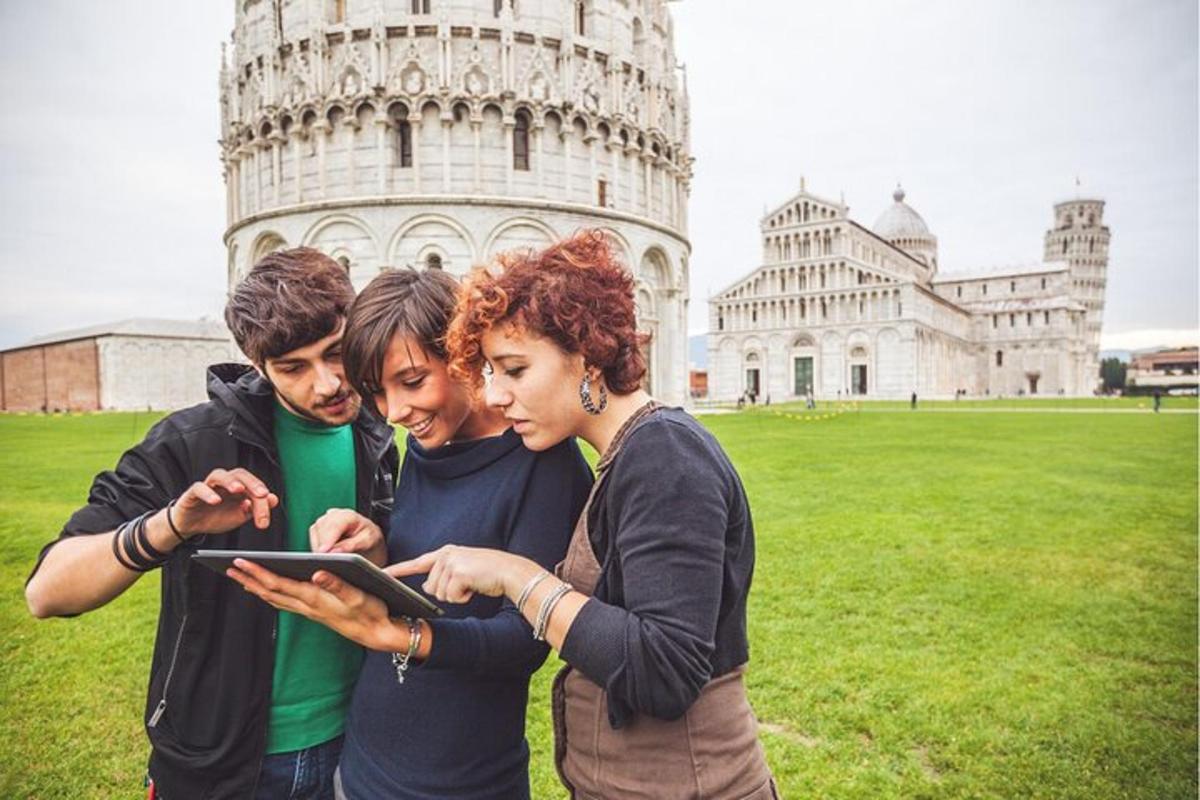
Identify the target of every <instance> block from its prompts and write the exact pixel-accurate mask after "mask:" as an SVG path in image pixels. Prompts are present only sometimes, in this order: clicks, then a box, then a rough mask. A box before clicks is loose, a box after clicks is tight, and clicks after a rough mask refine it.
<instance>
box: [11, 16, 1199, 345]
mask: <svg viewBox="0 0 1200 800" xmlns="http://www.w3.org/2000/svg"><path fill="white" fill-rule="evenodd" d="M353 1H354V0H351V2H353ZM730 9H735V10H736V13H735V14H730V13H729V10H730ZM672 11H673V13H674V15H675V20H676V38H677V43H676V44H677V50H678V56H679V58H680V60H681V61H684V62H686V64H687V71H688V82H689V88H690V91H691V103H692V132H693V153H694V155H695V157H696V159H697V160H696V167H695V169H696V175H695V182H694V186H693V192H692V198H691V204H690V214H691V240H692V245H693V257H692V265H693V269H692V286H691V297H692V303H691V317H690V320H689V327H690V328H691V330H692V332H702V331H703V330H705V328H706V326H707V308H706V302H705V301H706V299H707V297H708V295H709V293H710V292H714V291H716V290H718V289H720V288H722V287H724V286H725V285H727V284H728V283H730V282H731V281H733V280H735V279H736V278H738V277H739V276H740V275H743V274H744V273H746V272H748V271H749V270H751V269H753V268H754V267H755V266H757V264H758V262H759V257H760V245H759V241H758V223H759V218H760V217H761V215H762V213H763V209H764V207H765V206H774V205H777V204H779V203H782V202H783V201H784V200H786V199H787V198H789V197H790V196H791V195H792V194H794V193H795V192H796V191H797V190H798V188H799V181H800V176H801V175H804V176H805V177H806V178H807V181H808V188H809V190H810V191H813V192H815V193H817V194H820V195H823V196H825V197H828V198H830V199H834V200H836V199H838V198H839V197H840V196H841V195H842V193H843V192H844V194H845V198H846V202H847V203H848V204H849V205H850V214H851V216H852V217H853V218H854V219H855V220H857V221H858V222H860V223H862V224H864V225H867V226H870V225H871V224H873V223H874V221H875V218H876V217H877V216H878V215H879V214H880V213H881V212H882V211H883V210H884V209H885V208H886V207H887V206H888V205H889V204H890V203H891V192H892V190H893V189H894V187H895V184H896V182H897V180H899V181H901V182H902V183H903V185H904V188H905V190H906V192H907V194H908V198H907V200H908V202H909V204H910V205H912V206H913V207H914V208H915V209H916V210H917V211H918V212H920V213H921V215H922V216H923V217H924V218H925V221H926V222H927V223H928V224H929V226H930V228H931V229H932V231H933V232H934V233H935V234H936V235H937V236H938V240H939V249H940V264H941V268H942V270H943V271H947V272H948V271H954V270H962V269H978V268H986V267H999V266H1003V265H1006V264H1014V263H1029V262H1031V261H1035V260H1037V259H1039V258H1040V256H1041V254H1042V234H1043V233H1044V231H1045V229H1046V228H1047V227H1048V226H1049V225H1050V223H1051V219H1052V218H1051V206H1052V204H1053V203H1054V202H1055V201H1057V200H1061V199H1066V198H1070V197H1073V196H1075V194H1076V191H1077V190H1076V188H1075V180H1076V177H1077V176H1078V178H1079V180H1080V181H1081V184H1082V186H1081V188H1080V189H1079V191H1080V192H1082V194H1084V195H1087V196H1098V197H1101V198H1103V199H1104V200H1106V201H1107V203H1108V205H1107V208H1106V213H1105V218H1106V222H1107V224H1108V225H1109V226H1110V228H1111V229H1112V245H1111V259H1110V263H1109V272H1108V296H1107V307H1106V310H1105V328H1104V333H1105V338H1104V342H1105V346H1106V347H1141V346H1148V345H1154V344H1159V343H1164V344H1170V343H1175V342H1176V341H1182V340H1183V339H1186V338H1189V337H1190V338H1192V339H1194V338H1195V336H1196V334H1195V331H1196V328H1197V324H1198V322H1197V216H1198V211H1200V209H1198V207H1197V181H1198V176H1197V11H1196V3H1195V1H1194V0H1153V1H1151V2H1134V1H1133V0H1089V1H1088V2H1083V1H1079V2H1077V1H1076V0H988V1H986V2H985V1H984V0H944V1H939V0H906V1H904V2H896V1H894V0H837V2H794V0H780V1H778V2H775V1H774V0H772V1H768V0H754V2H746V3H739V4H728V3H719V2H714V0H684V2H678V3H673V4H672ZM232 22H233V3H232V2H228V1H227V0H204V1H203V2H185V3H176V2H170V3H164V2H161V0H159V1H158V2H155V1H154V0H106V2H103V3H79V2H68V1H67V0H38V2H25V3H17V2H11V1H10V2H3V3H0V87H2V98H3V101H4V102H3V109H4V110H3V112H2V113H3V116H2V118H0V181H2V186H3V193H2V194H0V198H2V199H0V204H2V205H0V269H2V270H3V282H2V284H0V286H2V287H3V288H2V290H0V347H7V346H12V345H14V344H19V343H21V342H23V341H24V340H26V339H28V338H29V337H30V336H34V335H37V334H42V333H49V332H52V331H55V330H60V329H64V328H72V327H77V326H80V325H86V324H92V323H96V322H104V321H112V320H116V319H121V318H124V317H129V316H164V317H199V316H201V315H205V314H209V315H216V314H218V313H219V311H220V308H221V305H222V302H223V297H224V292H225V285H224V280H225V263H226V260H225V254H224V247H223V245H222V243H221V234H222V233H223V231H224V226H225V210H224V197H225V195H224V190H223V188H222V184H221V180H220V165H219V162H218V159H217V154H218V148H217V144H216V140H217V137H218V135H219V131H218V111H217V70H218V63H219V53H220V42H221V41H223V40H224V39H226V38H227V37H228V34H229V30H230V28H231V26H232Z"/></svg>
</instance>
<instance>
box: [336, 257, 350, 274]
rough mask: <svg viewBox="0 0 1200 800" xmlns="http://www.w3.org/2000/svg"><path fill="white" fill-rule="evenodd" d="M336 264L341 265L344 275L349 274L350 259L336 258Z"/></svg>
mask: <svg viewBox="0 0 1200 800" xmlns="http://www.w3.org/2000/svg"><path fill="white" fill-rule="evenodd" d="M337 262H338V263H339V264H341V265H342V269H344V270H346V274H347V275H349V274H350V257H349V256H338V259H337Z"/></svg>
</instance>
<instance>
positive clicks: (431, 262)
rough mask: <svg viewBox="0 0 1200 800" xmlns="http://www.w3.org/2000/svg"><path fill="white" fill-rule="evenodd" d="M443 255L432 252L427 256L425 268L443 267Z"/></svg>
mask: <svg viewBox="0 0 1200 800" xmlns="http://www.w3.org/2000/svg"><path fill="white" fill-rule="evenodd" d="M441 268H442V257H441V256H440V255H438V254H437V253H430V254H429V255H427V256H425V269H441Z"/></svg>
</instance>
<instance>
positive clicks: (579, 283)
mask: <svg viewBox="0 0 1200 800" xmlns="http://www.w3.org/2000/svg"><path fill="white" fill-rule="evenodd" d="M496 263H497V267H498V268H492V269H487V268H479V269H476V270H474V271H473V272H472V273H471V274H470V276H468V278H467V279H466V281H464V283H463V286H462V288H461V290H460V291H459V295H458V306H457V308H456V309H455V312H454V319H453V320H451V322H450V329H449V332H448V333H447V335H446V343H447V350H448V351H449V355H450V370H451V372H453V373H454V374H455V375H456V376H458V377H459V378H461V379H466V380H470V381H472V382H474V383H476V384H477V383H478V382H479V380H480V378H481V375H482V372H483V364H484V357H483V349H482V347H481V344H480V343H481V340H482V338H483V336H484V334H486V333H487V332H488V331H489V330H491V329H492V328H494V327H495V326H496V325H499V324H501V323H506V322H507V323H512V324H516V325H518V326H520V327H522V328H525V329H527V330H529V331H530V332H531V333H533V334H536V335H538V336H542V337H545V338H547V339H549V340H550V341H552V342H554V343H555V344H556V345H558V347H559V348H560V349H562V350H563V351H565V352H567V353H571V354H574V353H579V354H581V355H582V356H583V360H584V363H585V364H587V365H588V366H589V367H596V368H597V369H599V370H600V371H601V372H602V373H603V375H604V382H605V384H606V385H607V386H608V388H609V390H610V391H612V392H613V393H614V394H629V393H630V392H633V391H635V390H636V389H637V388H638V387H639V386H641V383H642V378H643V377H644V376H645V374H646V359H645V357H644V356H643V355H642V350H641V348H642V347H643V346H644V345H645V344H646V343H647V342H648V341H649V339H650V337H649V336H648V335H646V334H643V333H639V332H638V329H637V312H636V311H635V309H634V302H633V276H632V274H630V272H629V270H627V269H625V267H623V266H622V265H621V263H620V262H619V261H618V260H617V258H616V257H615V256H614V255H613V251H612V245H611V244H610V243H609V240H608V236H607V235H606V234H605V233H604V232H603V231H599V230H594V229H593V230H582V231H579V232H578V233H576V234H575V235H573V236H571V237H570V238H567V239H563V240H562V241H560V242H558V243H556V244H553V245H551V246H550V247H548V248H546V249H545V250H540V251H526V252H513V253H504V254H501V255H499V256H497V258H496Z"/></svg>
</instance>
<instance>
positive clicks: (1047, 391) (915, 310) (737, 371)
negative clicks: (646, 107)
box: [708, 180, 1109, 402]
mask: <svg viewBox="0 0 1200 800" xmlns="http://www.w3.org/2000/svg"><path fill="white" fill-rule="evenodd" d="M904 200H905V194H904V191H903V190H902V189H900V188H899V187H897V189H896V192H895V194H894V195H893V203H892V205H891V206H890V207H889V208H887V209H886V210H885V211H884V212H883V214H882V215H881V216H880V217H879V219H878V220H877V221H876V222H875V224H874V225H873V226H872V227H871V228H867V227H864V226H863V225H860V224H859V223H858V222H855V221H854V220H852V219H850V217H849V215H848V208H847V206H846V205H845V203H844V202H841V201H839V202H834V201H831V200H828V199H825V198H821V197H818V196H816V195H814V194H811V193H809V192H808V191H807V189H806V188H805V186H804V182H803V180H802V181H801V191H800V193H799V194H798V195H796V196H795V197H793V198H791V199H789V200H788V201H787V202H785V203H783V204H782V205H780V206H778V207H777V208H775V209H774V210H773V211H770V212H769V213H767V214H766V215H765V216H764V217H763V220H762V222H761V231H762V246H763V256H762V258H763V263H762V265H761V266H759V267H758V268H756V269H754V270H753V271H752V272H750V273H749V274H747V275H745V276H744V277H742V278H740V279H739V280H738V281H736V282H735V283H734V284H733V285H731V286H729V287H728V288H726V289H724V290H723V291H721V292H719V293H718V294H716V295H715V296H714V297H712V299H710V301H709V334H708V389H709V397H710V398H712V399H715V400H720V401H731V400H736V399H738V398H739V397H747V396H749V395H753V396H755V398H756V399H758V400H759V401H760V402H761V401H762V400H765V399H766V398H768V397H769V398H770V399H771V401H773V402H778V401H784V400H795V399H800V398H808V397H812V398H814V399H818V400H830V399H839V398H846V399H854V398H861V399H883V398H892V399H895V398H908V397H910V396H911V395H912V393H916V394H917V395H918V396H919V397H955V396H957V395H958V394H959V393H962V392H965V393H966V394H967V395H969V396H974V397H983V396H1015V395H1069V396H1078V395H1090V394H1092V393H1093V392H1094V391H1095V390H1096V388H1097V386H1098V384H1099V347H1100V328H1101V322H1102V315H1103V310H1104V289H1105V282H1106V272H1107V267H1108V242H1109V230H1108V228H1107V227H1105V226H1104V222H1103V213H1104V201H1103V200H1092V199H1075V200H1069V201H1065V202H1061V203H1058V204H1056V205H1055V206H1054V223H1053V226H1052V228H1051V229H1050V230H1048V231H1047V232H1046V233H1045V242H1044V250H1043V257H1042V259H1041V260H1040V261H1038V262H1036V263H1033V264H1029V265H1026V266H1021V267H1008V268H1000V269H990V270H983V271H979V272H970V273H967V272H963V273H945V274H943V273H940V272H939V265H938V251H937V237H936V236H934V235H933V233H931V232H930V230H929V227H928V226H927V225H926V224H925V221H924V220H923V219H922V218H921V216H920V214H918V213H917V212H916V211H915V210H914V209H913V208H912V207H911V206H909V205H908V204H907V203H905V201H904Z"/></svg>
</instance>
